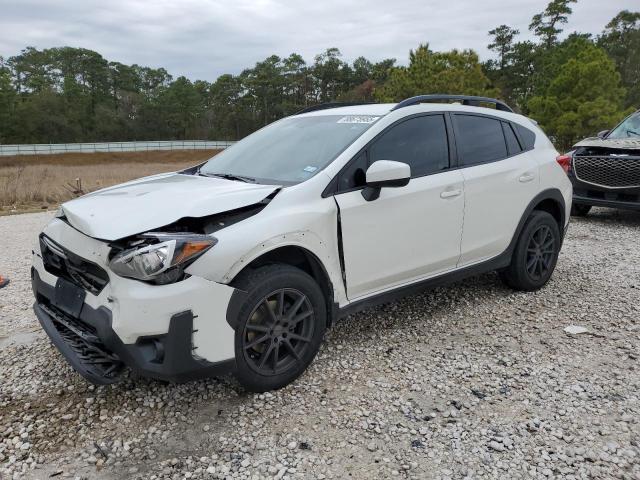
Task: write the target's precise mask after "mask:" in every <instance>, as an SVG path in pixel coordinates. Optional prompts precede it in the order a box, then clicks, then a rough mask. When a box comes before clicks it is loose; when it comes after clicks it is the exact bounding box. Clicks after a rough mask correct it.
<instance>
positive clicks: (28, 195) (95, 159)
mask: <svg viewBox="0 0 640 480" xmlns="http://www.w3.org/2000/svg"><path fill="white" fill-rule="evenodd" d="M218 152H219V150H184V151H175V150H174V151H157V152H120V153H66V154H60V155H21V156H10V157H0V215H2V214H8V213H17V212H26V211H35V210H39V209H50V208H55V207H56V206H57V205H58V204H60V203H62V202H65V201H67V200H70V199H72V198H74V197H76V196H77V195H78V194H79V192H80V191H82V192H84V193H88V192H92V191H94V190H98V189H100V188H104V187H109V186H111V185H116V184H118V183H122V182H126V181H128V180H132V179H135V178H140V177H144V176H147V175H153V174H156V173H163V172H171V171H175V170H180V169H183V168H187V167H190V166H193V165H196V164H198V163H201V162H203V161H205V160H207V159H208V158H211V157H212V156H214V155H215V154H217V153H218Z"/></svg>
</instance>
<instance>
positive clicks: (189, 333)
mask: <svg viewBox="0 0 640 480" xmlns="http://www.w3.org/2000/svg"><path fill="white" fill-rule="evenodd" d="M271 190H272V191H271V192H269V194H268V195H267V196H266V197H262V198H261V199H260V200H258V201H257V202H254V203H251V204H248V205H241V206H239V207H237V208H232V209H230V210H228V211H224V212H217V211H216V213H214V214H209V215H201V216H189V215H187V216H181V217H180V218H179V219H178V220H175V221H173V222H170V223H167V224H162V223H160V224H156V228H150V229H148V230H145V231H143V232H142V233H135V231H134V233H133V234H129V235H128V236H124V237H121V238H114V239H108V240H106V239H100V238H99V237H92V236H90V235H88V233H87V232H83V231H82V230H81V229H80V228H77V226H76V225H84V226H85V227H86V226H88V227H90V228H89V230H100V229H102V231H106V230H105V228H106V227H105V228H103V227H102V225H101V224H100V223H99V222H98V220H99V218H96V217H95V216H94V217H83V218H80V217H78V216H77V214H78V209H75V213H76V217H74V221H72V220H71V218H69V217H67V215H66V213H67V209H66V208H64V207H63V209H62V211H61V212H60V214H59V215H57V216H56V218H55V219H54V220H53V221H52V222H51V223H50V224H49V225H48V226H47V227H46V228H45V230H44V232H43V233H42V234H41V236H40V241H39V245H38V247H37V250H36V249H34V252H33V268H32V287H33V292H34V295H35V297H36V302H35V304H34V311H35V313H36V316H37V317H38V320H39V321H40V323H41V325H42V327H43V329H44V330H45V331H46V333H47V334H48V335H49V337H50V339H51V341H52V342H53V344H54V345H55V346H56V347H57V348H58V350H59V351H60V352H61V353H62V354H63V355H64V357H65V358H66V360H67V361H68V362H69V364H70V365H71V366H72V367H73V368H74V369H75V370H76V371H77V372H78V373H80V374H81V375H82V376H84V377H85V378H86V379H87V380H89V381H90V382H92V383H95V384H111V383H115V382H117V381H118V380H119V379H120V378H121V377H122V375H123V373H124V372H126V371H127V370H128V369H131V370H132V371H133V372H135V373H137V374H139V375H142V376H146V377H151V378H156V379H160V380H166V381H172V382H181V381H186V380H191V379H195V378H202V377H207V376H215V375H221V374H224V373H228V372H231V371H233V369H234V366H235V363H234V360H233V358H234V352H233V345H234V343H233V339H234V331H233V329H232V328H231V327H230V326H229V324H228V323H227V322H226V313H227V306H228V304H229V301H230V298H231V296H232V294H233V292H234V288H233V287H231V286H229V285H225V284H222V283H218V282H215V281H212V280H210V279H206V278H202V277H201V276H198V275H190V274H189V273H187V272H188V267H189V266H190V265H191V264H193V263H194V262H196V261H197V260H198V259H199V258H200V257H201V256H202V255H204V254H205V253H206V252H207V251H208V250H209V249H211V248H216V244H217V242H218V241H217V239H216V238H215V236H214V234H215V232H217V231H220V230H221V229H223V228H226V227H229V226H231V225H234V224H236V223H238V222H241V221H243V220H245V219H248V218H250V217H252V216H253V215H256V214H257V213H259V212H260V211H262V210H263V209H264V208H265V207H266V206H267V205H268V203H269V202H270V201H271V199H272V198H273V197H274V196H275V195H276V194H277V192H278V191H279V189H271ZM254 193H255V192H254ZM232 203H235V204H237V203H238V202H237V201H234V202H232ZM78 220H80V223H78ZM74 223H75V225H74ZM158 225H160V226H158ZM112 231H113V232H115V230H112ZM114 234H115V233H114ZM109 236H111V235H109Z"/></svg>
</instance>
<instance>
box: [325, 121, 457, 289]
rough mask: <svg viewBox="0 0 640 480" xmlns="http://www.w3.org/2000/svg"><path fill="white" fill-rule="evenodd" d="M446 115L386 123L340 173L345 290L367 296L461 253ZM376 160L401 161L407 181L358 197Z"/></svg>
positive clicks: (436, 269) (447, 266)
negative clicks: (407, 170) (373, 197)
mask: <svg viewBox="0 0 640 480" xmlns="http://www.w3.org/2000/svg"><path fill="white" fill-rule="evenodd" d="M450 140H451V139H450V137H449V134H448V129H447V121H446V119H445V115H443V114H430V115H420V116H415V117H411V118H409V119H405V120H402V121H400V122H398V123H395V124H394V125H392V126H390V127H389V128H388V129H387V130H385V131H384V132H383V133H382V134H381V135H380V136H378V137H377V138H376V139H375V140H374V141H373V142H372V143H371V144H370V145H369V146H368V147H367V148H365V149H364V150H363V151H362V152H361V153H360V154H359V155H357V156H356V157H355V158H354V159H353V160H352V162H350V164H349V165H347V167H345V168H344V169H343V171H342V172H341V174H340V175H339V177H338V185H339V186H338V192H337V193H336V194H335V200H336V202H337V204H338V206H339V208H340V219H341V231H342V245H343V257H344V268H345V273H346V286H347V296H348V297H349V299H350V300H354V299H357V298H359V297H363V296H368V295H370V294H374V293H376V292H380V291H384V290H387V289H390V288H393V287H396V286H401V285H403V284H407V283H411V282H413V281H416V280H419V279H421V278H425V277H429V276H432V275H436V274H438V273H440V272H444V271H447V270H451V269H453V268H455V266H456V263H457V261H458V258H459V256H460V239H461V233H462V216H463V210H464V191H463V178H462V174H461V173H460V172H459V171H457V170H454V169H452V168H451V163H450V160H451V159H450V150H451V148H450V147H451V144H450ZM377 160H395V161H399V162H405V163H407V164H409V166H410V167H411V173H412V178H411V180H410V181H409V184H408V185H407V186H405V187H399V188H383V189H382V191H381V192H380V197H379V198H378V199H376V200H373V201H367V200H365V199H364V198H363V196H362V187H363V186H364V179H365V172H366V169H367V168H368V166H369V165H371V164H372V163H373V162H375V161H377Z"/></svg>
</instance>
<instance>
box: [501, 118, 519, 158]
mask: <svg viewBox="0 0 640 480" xmlns="http://www.w3.org/2000/svg"><path fill="white" fill-rule="evenodd" d="M502 129H503V130H504V138H505V140H506V141H507V150H509V155H517V154H518V153H520V152H522V148H520V143H519V142H518V138H517V137H516V134H515V133H513V128H512V127H511V124H510V123H507V122H502Z"/></svg>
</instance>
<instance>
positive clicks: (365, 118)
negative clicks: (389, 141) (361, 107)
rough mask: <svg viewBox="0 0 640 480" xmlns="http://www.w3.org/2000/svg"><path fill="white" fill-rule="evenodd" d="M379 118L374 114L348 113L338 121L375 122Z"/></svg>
mask: <svg viewBox="0 0 640 480" xmlns="http://www.w3.org/2000/svg"><path fill="white" fill-rule="evenodd" d="M379 118H380V117H376V116H374V115H347V116H346V117H342V118H341V119H340V120H338V123H373V122H375V121H376V120H378V119H379Z"/></svg>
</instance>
